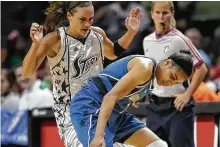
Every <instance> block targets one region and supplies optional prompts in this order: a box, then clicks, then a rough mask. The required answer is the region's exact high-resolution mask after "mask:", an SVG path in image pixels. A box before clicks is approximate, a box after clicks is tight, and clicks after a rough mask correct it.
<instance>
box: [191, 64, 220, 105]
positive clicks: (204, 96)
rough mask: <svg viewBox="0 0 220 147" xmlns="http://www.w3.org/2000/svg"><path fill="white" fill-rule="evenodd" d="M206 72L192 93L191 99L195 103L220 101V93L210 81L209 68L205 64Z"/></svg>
mask: <svg viewBox="0 0 220 147" xmlns="http://www.w3.org/2000/svg"><path fill="white" fill-rule="evenodd" d="M206 67H207V69H208V72H207V74H206V76H205V78H204V80H203V82H202V83H201V84H200V85H199V87H198V88H197V89H196V91H195V92H194V93H193V97H194V99H195V101H196V102H215V101H220V93H218V92H217V85H215V83H214V82H213V81H210V67H209V66H208V65H207V64H206Z"/></svg>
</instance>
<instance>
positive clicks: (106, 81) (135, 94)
mask: <svg viewBox="0 0 220 147" xmlns="http://www.w3.org/2000/svg"><path fill="white" fill-rule="evenodd" d="M134 57H144V58H149V57H146V56H140V55H133V56H128V57H125V58H123V59H120V60H118V61H116V62H114V63H112V64H110V65H109V66H107V67H106V68H105V69H104V70H103V71H102V72H101V73H100V74H99V75H98V77H99V78H100V79H101V81H102V83H103V86H104V87H102V88H104V89H106V90H105V91H106V92H105V93H104V94H106V93H107V92H109V91H110V90H111V89H112V88H113V87H114V86H115V84H116V83H117V82H118V81H119V80H120V79H121V78H122V77H123V76H124V75H125V74H127V73H128V69H127V65H128V62H129V61H130V60H131V59H132V58H134ZM149 59H151V60H152V61H153V62H154V68H153V71H152V72H153V74H152V77H151V78H150V80H149V81H147V82H146V83H145V84H142V85H139V86H136V88H135V89H134V90H132V92H130V93H129V94H128V95H127V96H125V98H123V99H121V100H119V101H118V102H117V103H116V105H115V109H116V110H117V111H118V112H119V113H123V112H124V111H125V110H126V109H127V108H128V107H129V106H130V105H131V103H132V102H136V101H137V100H139V99H141V98H143V97H144V96H145V95H147V93H148V92H149V91H150V89H151V86H152V79H153V77H154V73H155V69H156V66H157V63H156V61H155V60H154V59H152V58H149ZM93 82H94V81H93ZM98 87H99V86H98ZM100 89H101V88H100V87H99V90H100ZM97 98H98V97H97ZM99 98H100V97H99ZM101 101H102V99H101Z"/></svg>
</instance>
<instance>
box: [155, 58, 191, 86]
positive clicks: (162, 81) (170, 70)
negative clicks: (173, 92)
mask: <svg viewBox="0 0 220 147" xmlns="http://www.w3.org/2000/svg"><path fill="white" fill-rule="evenodd" d="M165 62H166V63H163V65H162V66H161V70H160V72H159V73H158V76H157V83H158V85H161V86H173V85H175V84H180V83H183V82H184V81H185V80H186V79H187V78H188V76H187V75H186V74H185V72H184V71H183V70H182V69H181V68H180V67H178V66H172V61H170V60H169V61H165Z"/></svg>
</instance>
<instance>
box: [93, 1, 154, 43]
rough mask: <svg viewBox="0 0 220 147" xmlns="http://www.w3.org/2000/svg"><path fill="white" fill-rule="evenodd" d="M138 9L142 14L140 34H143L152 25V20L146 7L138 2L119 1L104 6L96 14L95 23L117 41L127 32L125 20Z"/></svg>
mask: <svg viewBox="0 0 220 147" xmlns="http://www.w3.org/2000/svg"><path fill="white" fill-rule="evenodd" d="M137 7H138V8H140V11H141V14H142V16H141V25H140V32H142V31H143V30H144V29H145V28H147V27H148V25H149V24H150V18H149V17H148V15H147V13H146V11H145V9H144V7H143V6H142V5H141V4H139V3H138V2H132V1H118V2H113V3H111V4H108V5H106V6H103V7H101V8H100V9H98V10H97V11H96V13H95V21H96V22H95V23H96V24H97V25H98V26H101V27H102V28H103V29H104V30H105V32H106V34H107V35H108V36H109V37H110V38H111V39H112V40H116V39H117V38H118V37H120V36H121V35H122V34H124V32H125V31H126V27H125V26H124V20H125V19H126V18H127V16H128V15H129V12H130V11H131V10H132V9H133V8H137Z"/></svg>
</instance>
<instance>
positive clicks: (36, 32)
mask: <svg viewBox="0 0 220 147" xmlns="http://www.w3.org/2000/svg"><path fill="white" fill-rule="evenodd" d="M30 37H31V40H32V42H33V43H39V42H40V41H41V39H42V38H43V26H42V25H39V24H38V23H32V25H31V28H30Z"/></svg>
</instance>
